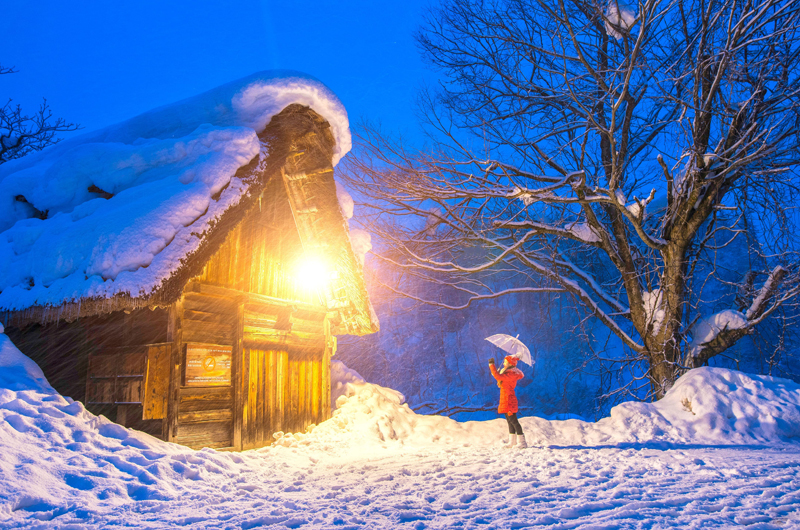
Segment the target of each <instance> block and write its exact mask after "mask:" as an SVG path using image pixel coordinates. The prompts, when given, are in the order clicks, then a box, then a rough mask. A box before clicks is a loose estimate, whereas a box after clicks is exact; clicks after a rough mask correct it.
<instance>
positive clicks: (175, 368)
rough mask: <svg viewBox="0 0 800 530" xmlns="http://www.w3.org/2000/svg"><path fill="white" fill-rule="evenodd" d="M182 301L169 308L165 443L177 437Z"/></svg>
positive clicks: (181, 349)
mask: <svg viewBox="0 0 800 530" xmlns="http://www.w3.org/2000/svg"><path fill="white" fill-rule="evenodd" d="M182 319H183V299H180V300H178V301H177V302H175V303H174V304H172V305H171V306H170V308H169V324H168V328H167V339H168V340H169V341H170V342H171V343H172V352H171V355H170V363H169V397H168V398H167V419H166V423H167V429H166V430H167V441H168V442H175V441H176V440H177V437H178V408H179V404H180V392H181V364H182V362H183V355H182V354H183V331H182V329H181V320H182Z"/></svg>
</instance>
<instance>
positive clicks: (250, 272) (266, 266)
mask: <svg viewBox="0 0 800 530" xmlns="http://www.w3.org/2000/svg"><path fill="white" fill-rule="evenodd" d="M302 251H303V246H302V243H301V241H300V236H299V234H298V232H297V227H296V226H295V224H294V219H293V217H292V211H291V207H290V206H289V202H288V198H287V196H286V190H285V189H284V187H283V184H282V183H281V182H279V181H276V182H274V183H272V184H269V185H268V186H267V189H266V190H265V192H264V193H263V194H262V198H261V200H260V201H259V207H258V208H255V209H254V211H251V212H249V213H248V215H247V216H245V218H244V219H243V221H242V222H241V223H239V224H238V225H237V226H236V227H234V228H233V229H232V230H231V231H230V232H229V233H228V235H227V237H226V238H225V241H224V242H223V243H222V245H221V246H220V248H219V250H218V251H217V252H216V253H215V254H214V255H213V256H212V257H211V259H210V260H209V261H208V262H207V263H206V265H205V267H204V268H203V271H202V272H201V273H200V274H199V275H198V276H197V277H195V280H196V281H198V282H200V283H204V284H208V285H216V286H220V287H227V288H229V289H234V290H237V291H242V292H248V293H254V294H261V295H265V296H271V297H274V298H279V299H283V300H294V301H298V302H306V303H311V304H319V298H318V295H317V294H316V293H315V292H313V291H309V290H308V289H305V288H304V287H303V282H302V278H297V277H296V276H295V274H294V271H295V269H296V264H297V262H298V260H299V259H300V258H301V256H302Z"/></svg>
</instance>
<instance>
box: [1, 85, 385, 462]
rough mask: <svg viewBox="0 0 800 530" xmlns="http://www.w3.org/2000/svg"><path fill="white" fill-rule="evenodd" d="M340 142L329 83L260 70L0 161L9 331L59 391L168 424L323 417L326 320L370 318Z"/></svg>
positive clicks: (121, 415) (186, 430) (215, 425)
mask: <svg viewBox="0 0 800 530" xmlns="http://www.w3.org/2000/svg"><path fill="white" fill-rule="evenodd" d="M349 148H350V133H349V129H348V122H347V114H346V112H345V111H344V108H343V107H342V105H341V104H340V103H339V101H338V100H337V99H336V97H335V96H334V95H333V94H331V93H330V91H329V90H328V89H327V88H325V87H324V86H323V85H321V84H320V83H319V82H317V81H314V80H312V79H308V78H306V77H303V76H300V75H297V74H293V73H278V74H277V75H276V74H274V73H269V72H267V73H260V74H255V75H253V76H250V77H248V78H245V79H242V80H240V81H237V82H234V83H230V84H228V85H224V86H222V87H219V88H217V89H214V90H212V91H210V92H207V93H204V94H201V95H199V96H196V97H193V98H190V99H187V100H184V101H181V102H178V103H176V104H173V105H168V106H165V107H161V108H158V109H155V110H153V111H150V112H147V113H145V114H142V115H140V116H138V117H136V118H133V119H131V120H128V121H126V122H123V123H120V124H118V125H114V126H111V127H108V128H106V129H103V130H100V131H97V132H93V133H87V134H85V135H83V136H80V137H76V138H73V139H70V140H67V141H64V142H62V143H60V144H57V145H56V146H54V147H51V148H49V149H47V150H45V151H42V152H40V153H36V154H33V155H30V156H28V157H25V158H22V159H20V160H17V161H13V162H10V163H7V164H5V165H3V166H0V319H1V320H2V322H3V323H4V324H5V326H6V333H7V334H8V335H9V336H10V337H11V338H12V339H13V340H14V341H15V342H16V344H17V345H18V346H19V347H20V348H22V349H23V350H24V351H25V352H26V353H28V354H29V355H30V356H31V357H32V358H34V360H36V361H37V362H38V363H39V365H40V366H41V367H42V369H43V371H44V372H45V374H46V376H47V377H48V379H49V380H50V381H51V383H52V384H53V386H55V387H56V389H57V390H59V391H60V392H61V393H62V394H65V395H69V396H72V397H73V398H75V399H82V400H84V402H85V404H86V405H87V406H88V407H90V408H93V409H95V410H96V411H98V412H104V413H106V414H107V415H109V416H110V417H112V418H116V420H117V421H118V422H119V423H121V424H124V425H128V426H132V427H135V428H140V429H142V430H145V431H148V432H150V433H151V434H155V435H158V436H161V437H163V438H164V439H167V440H170V441H174V442H177V443H182V444H185V445H189V446H192V447H215V448H233V449H246V448H252V447H259V446H262V445H266V444H267V443H269V442H270V441H271V440H272V434H273V433H274V432H277V431H287V432H295V431H301V430H304V429H306V428H307V427H308V426H309V425H310V424H312V423H318V422H320V421H322V420H324V419H326V418H327V417H328V415H329V414H330V403H329V400H330V392H329V385H330V368H329V366H330V356H331V355H333V354H334V353H335V350H336V337H335V336H336V335H337V334H357V335H361V334H366V333H372V332H375V331H377V322H376V319H375V317H374V313H373V312H372V309H371V306H370V302H369V299H368V295H367V292H366V289H365V284H364V278H363V274H362V269H361V260H360V259H359V256H357V255H356V253H354V251H353V247H352V245H351V242H350V236H349V231H348V223H347V217H349V215H348V212H347V211H343V209H342V207H340V204H339V199H338V197H341V196H342V194H341V191H340V193H339V194H338V197H337V189H336V184H335V182H334V177H333V166H334V165H335V164H336V163H337V162H338V160H339V159H340V158H341V157H342V156H343V155H344V154H345V153H346V152H347V150H348V149H349ZM347 209H348V208H347V207H346V206H345V208H344V210H347Z"/></svg>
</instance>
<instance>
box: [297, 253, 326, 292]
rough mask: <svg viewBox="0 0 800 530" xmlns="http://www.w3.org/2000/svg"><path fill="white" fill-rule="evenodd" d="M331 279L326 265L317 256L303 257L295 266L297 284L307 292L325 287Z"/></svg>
mask: <svg viewBox="0 0 800 530" xmlns="http://www.w3.org/2000/svg"><path fill="white" fill-rule="evenodd" d="M332 277H333V274H332V273H331V270H330V268H329V267H328V264H327V263H326V262H325V260H324V259H322V258H320V257H319V256H305V257H303V258H302V259H301V260H300V262H299V263H298V264H297V284H298V286H300V287H301V288H303V289H306V290H309V291H318V290H319V289H322V288H323V287H325V286H326V285H327V284H328V282H329V281H330V280H331V278H332Z"/></svg>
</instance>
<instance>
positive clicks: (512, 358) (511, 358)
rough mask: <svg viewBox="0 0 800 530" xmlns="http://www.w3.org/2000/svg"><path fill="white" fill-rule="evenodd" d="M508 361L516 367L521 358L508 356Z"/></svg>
mask: <svg viewBox="0 0 800 530" xmlns="http://www.w3.org/2000/svg"><path fill="white" fill-rule="evenodd" d="M506 361H508V364H510V365H511V366H516V365H517V363H518V362H519V357H515V356H513V355H506Z"/></svg>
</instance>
